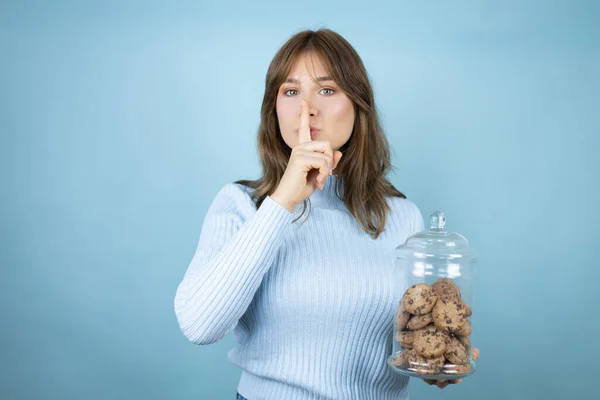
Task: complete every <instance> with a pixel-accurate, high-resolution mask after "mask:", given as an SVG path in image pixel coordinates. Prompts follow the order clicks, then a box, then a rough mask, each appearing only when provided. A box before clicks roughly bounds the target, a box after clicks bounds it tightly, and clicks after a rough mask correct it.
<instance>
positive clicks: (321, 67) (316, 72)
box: [285, 54, 333, 83]
mask: <svg viewBox="0 0 600 400" xmlns="http://www.w3.org/2000/svg"><path fill="white" fill-rule="evenodd" d="M307 79H308V80H313V81H316V82H323V81H328V80H333V77H332V76H331V74H330V73H329V72H328V70H327V68H326V66H325V63H323V62H322V60H321V58H320V57H319V56H318V55H316V54H304V55H301V56H299V57H298V59H297V60H296V61H295V62H294V63H293V64H292V68H291V69H290V72H289V74H288V76H287V77H286V80H285V82H289V83H300V82H301V81H304V80H307Z"/></svg>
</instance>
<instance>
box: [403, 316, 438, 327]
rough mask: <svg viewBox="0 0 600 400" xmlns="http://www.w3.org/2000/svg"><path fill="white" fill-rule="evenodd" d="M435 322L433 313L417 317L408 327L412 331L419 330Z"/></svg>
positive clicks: (411, 320)
mask: <svg viewBox="0 0 600 400" xmlns="http://www.w3.org/2000/svg"><path fill="white" fill-rule="evenodd" d="M432 322H433V315H432V314H431V313H428V314H423V315H415V316H413V317H412V318H411V319H410V320H409V321H408V324H407V325H406V327H407V328H408V329H410V330H413V331H415V330H417V329H421V328H424V327H426V326H427V325H429V324H431V323H432Z"/></svg>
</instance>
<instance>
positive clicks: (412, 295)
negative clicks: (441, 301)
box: [402, 283, 438, 315]
mask: <svg viewBox="0 0 600 400" xmlns="http://www.w3.org/2000/svg"><path fill="white" fill-rule="evenodd" d="M437 298H438V297H437V296H436V295H435V293H434V292H433V289H431V286H429V285H426V284H424V283H417V284H415V285H412V286H411V287H409V288H408V290H407V291H406V292H405V293H404V296H403V297H402V306H403V307H404V310H406V311H408V312H409V313H411V314H413V315H423V314H427V313H430V312H431V310H432V309H433V306H434V305H435V303H436V301H437Z"/></svg>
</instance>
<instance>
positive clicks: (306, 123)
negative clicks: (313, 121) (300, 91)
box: [298, 99, 312, 143]
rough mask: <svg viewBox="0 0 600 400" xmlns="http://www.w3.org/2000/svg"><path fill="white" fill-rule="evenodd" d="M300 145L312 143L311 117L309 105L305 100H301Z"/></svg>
mask: <svg viewBox="0 0 600 400" xmlns="http://www.w3.org/2000/svg"><path fill="white" fill-rule="evenodd" d="M298 139H299V140H298V143H306V142H311V141H312V139H311V137H310V115H308V104H307V103H306V101H305V100H304V99H302V100H300V126H299V127H298Z"/></svg>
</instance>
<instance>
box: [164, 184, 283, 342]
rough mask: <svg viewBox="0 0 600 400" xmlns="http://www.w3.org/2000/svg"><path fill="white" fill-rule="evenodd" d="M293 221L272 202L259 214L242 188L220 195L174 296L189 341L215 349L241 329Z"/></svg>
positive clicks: (227, 187)
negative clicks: (234, 331)
mask: <svg viewBox="0 0 600 400" xmlns="http://www.w3.org/2000/svg"><path fill="white" fill-rule="evenodd" d="M292 218H293V214H291V213H290V212H289V211H287V210H286V209H285V208H284V207H282V206H281V205H280V204H279V203H277V202H275V201H274V200H273V199H271V198H270V197H267V198H266V199H265V200H264V201H263V203H262V204H261V206H260V208H259V209H258V210H256V207H255V206H254V203H253V202H252V200H251V198H250V196H249V194H248V193H247V192H246V191H244V190H243V189H242V188H241V187H240V186H238V185H237V184H234V183H229V184H227V185H225V187H223V188H222V189H221V190H220V191H219V193H218V194H217V196H216V197H215V200H214V201H213V203H212V204H211V206H210V207H209V210H208V212H207V214H206V217H205V219H204V222H203V225H202V230H201V233H200V240H199V243H198V246H197V249H196V252H195V254H194V257H193V258H192V261H191V262H190V264H189V266H188V268H187V270H186V273H185V275H184V277H183V280H182V281H181V283H180V284H179V285H178V287H177V291H176V294H175V301H174V308H175V314H176V316H177V320H178V323H179V327H180V329H181V331H182V332H183V334H184V335H185V336H186V337H187V338H188V339H189V340H190V341H192V342H193V343H196V344H210V343H214V342H217V341H218V340H220V339H221V338H223V337H224V336H225V335H226V334H227V333H228V332H230V331H231V330H232V329H233V328H234V327H235V326H236V324H237V322H238V320H239V318H240V317H241V316H242V315H243V314H244V312H245V311H246V309H247V308H248V306H249V305H250V303H251V301H252V298H253V296H254V294H255V293H256V291H257V290H258V288H259V286H260V284H261V281H262V278H263V276H264V275H265V273H266V272H267V271H268V269H269V268H270V267H271V266H272V264H273V262H274V260H275V256H276V254H277V251H278V249H279V247H280V246H281V243H282V234H283V233H284V231H285V230H286V229H288V227H289V226H290V224H291V222H292Z"/></svg>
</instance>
